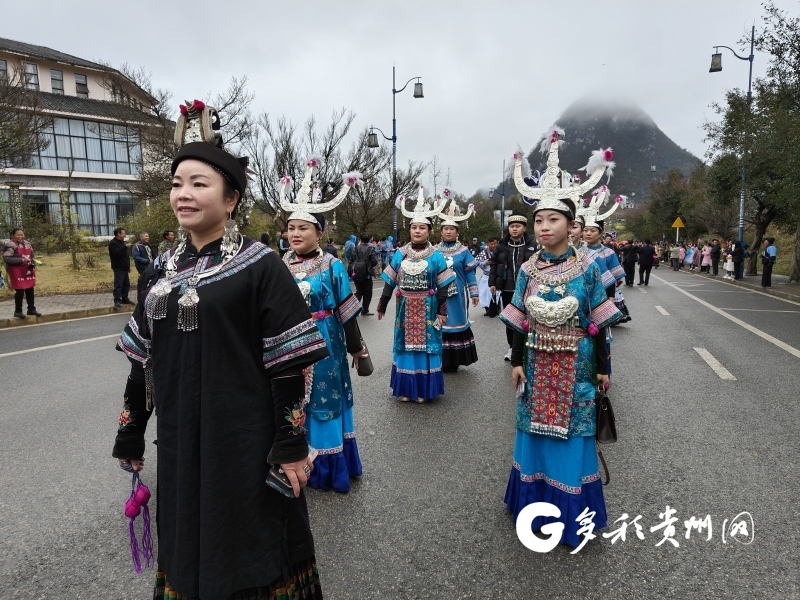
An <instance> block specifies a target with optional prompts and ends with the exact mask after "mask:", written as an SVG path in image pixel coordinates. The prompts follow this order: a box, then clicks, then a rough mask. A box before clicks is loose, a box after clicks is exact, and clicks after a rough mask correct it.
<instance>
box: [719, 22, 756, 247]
mask: <svg viewBox="0 0 800 600" xmlns="http://www.w3.org/2000/svg"><path fill="white" fill-rule="evenodd" d="M755 43H756V26H755V25H753V28H752V29H751V31H750V56H739V55H738V54H737V53H736V51H735V50H734V49H733V48H730V47H728V46H714V50H715V52H714V54H712V55H711V68H710V69H709V70H708V72H709V73H718V72H720V71H722V54H721V53H720V52H719V49H720V48H728V50H730V51H731V52H732V53H733V55H734V56H735V57H736V58H738V59H739V60H747V61H750V75H749V77H748V79H747V109H748V116H749V110H750V102H751V101H752V100H753V92H752V89H753V48H754V47H755ZM745 150H746V149H743V150H742V191H741V194H740V195H739V245H740V246H741V247H744V191H745V185H746V183H747V179H746V177H745V158H746V156H745Z"/></svg>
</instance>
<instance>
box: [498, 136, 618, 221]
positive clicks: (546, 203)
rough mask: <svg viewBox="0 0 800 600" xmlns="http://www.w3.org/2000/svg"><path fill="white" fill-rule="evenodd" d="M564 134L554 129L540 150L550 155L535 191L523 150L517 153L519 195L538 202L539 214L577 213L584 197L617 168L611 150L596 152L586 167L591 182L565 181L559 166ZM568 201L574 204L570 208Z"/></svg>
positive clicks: (567, 179) (515, 167) (515, 182)
mask: <svg viewBox="0 0 800 600" xmlns="http://www.w3.org/2000/svg"><path fill="white" fill-rule="evenodd" d="M563 136H564V130H563V129H561V128H560V127H558V126H553V127H552V128H551V129H550V131H549V133H547V134H546V135H545V137H544V140H543V141H542V144H541V146H540V147H539V150H540V151H541V152H542V153H544V152H548V156H547V169H546V170H545V172H544V174H543V176H542V177H541V179H540V180H539V186H538V187H533V186H530V185H528V184H527V183H525V181H524V177H525V175H526V174H527V172H528V170H529V169H528V164H527V161H526V160H525V156H524V154H523V152H522V150H521V149H520V150H518V151H517V152H515V153H514V167H513V168H514V185H516V186H517V189H518V190H519V192H520V193H521V194H522V195H523V196H526V197H528V198H530V199H531V200H535V201H536V205H535V210H537V211H538V210H544V209H551V210H558V211H568V212H574V211H575V210H576V209H577V207H579V206H580V205H581V196H582V195H583V194H585V193H586V192H588V191H589V190H591V189H592V188H593V187H594V186H595V185H597V183H598V182H599V181H600V179H601V178H602V177H603V174H608V176H609V177H610V176H611V170H612V169H613V168H614V166H615V164H614V163H613V162H612V160H611V159H612V158H613V156H614V155H613V153H612V152H611V148H607V149H605V150H603V149H601V150H596V151H595V152H593V153H592V156H591V157H590V159H589V162H588V163H587V164H586V166H584V167H582V169H583V170H585V171H586V173H587V174H588V175H589V177H588V179H587V180H586V181H584V182H582V183H579V182H578V181H577V178H575V179H572V180H571V181H570V179H571V178H569V177H564V175H563V173H562V171H561V168H560V167H559V165H558V149H559V148H560V147H561V145H562V144H563V143H564V141H563V140H562V139H561V138H562V137H563ZM565 200H570V201H571V203H572V206H570V205H569V204H568V203H567V202H564V201H565Z"/></svg>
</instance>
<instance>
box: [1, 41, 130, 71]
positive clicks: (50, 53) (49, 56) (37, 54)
mask: <svg viewBox="0 0 800 600" xmlns="http://www.w3.org/2000/svg"><path fill="white" fill-rule="evenodd" d="M0 50H5V51H7V52H14V53H17V54H23V55H25V56H30V57H32V58H40V59H42V60H51V61H54V62H60V63H66V64H68V65H74V66H76V67H85V68H87V69H96V70H99V71H115V69H111V68H109V67H106V66H105V65H101V64H98V63H95V62H92V61H90V60H84V59H82V58H78V57H77V56H72V55H71V54H66V53H64V52H59V51H58V50H53V49H52V48H48V47H47V46H36V45H34V44H26V43H25V42H17V41H15V40H9V39H5V38H0ZM115 72H116V71H115Z"/></svg>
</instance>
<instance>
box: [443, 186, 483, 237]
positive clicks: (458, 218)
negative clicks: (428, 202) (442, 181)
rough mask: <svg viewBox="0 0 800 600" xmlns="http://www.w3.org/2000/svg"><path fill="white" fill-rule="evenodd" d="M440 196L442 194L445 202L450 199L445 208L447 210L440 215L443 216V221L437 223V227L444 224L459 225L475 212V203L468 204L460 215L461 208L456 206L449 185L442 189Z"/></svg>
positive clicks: (453, 194)
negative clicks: (448, 204)
mask: <svg viewBox="0 0 800 600" xmlns="http://www.w3.org/2000/svg"><path fill="white" fill-rule="evenodd" d="M442 196H444V201H445V202H447V201H448V200H450V206H449V207H448V209H447V212H446V213H445V212H442V213H441V214H442V216H443V217H444V221H442V222H441V223H439V227H440V228H441V227H444V226H445V225H450V226H451V227H458V228H460V227H461V222H462V221H466V220H467V219H469V218H470V217H471V216H472V215H473V214H474V213H475V205H474V204H470V205H469V206H468V207H467V212H466V214H464V215H462V214H460V213H461V209H460V208H459V206H458V203H457V202H456V198H455V192H454V191H453V190H452V189H450V188H449V187H446V188H444V190H442Z"/></svg>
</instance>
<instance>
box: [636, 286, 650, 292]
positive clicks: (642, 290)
mask: <svg viewBox="0 0 800 600" xmlns="http://www.w3.org/2000/svg"><path fill="white" fill-rule="evenodd" d="M636 289H637V290H639V291H640V292H642V293H643V294H646V293H647V290H645V289H644V288H641V287H637V288H636Z"/></svg>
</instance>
